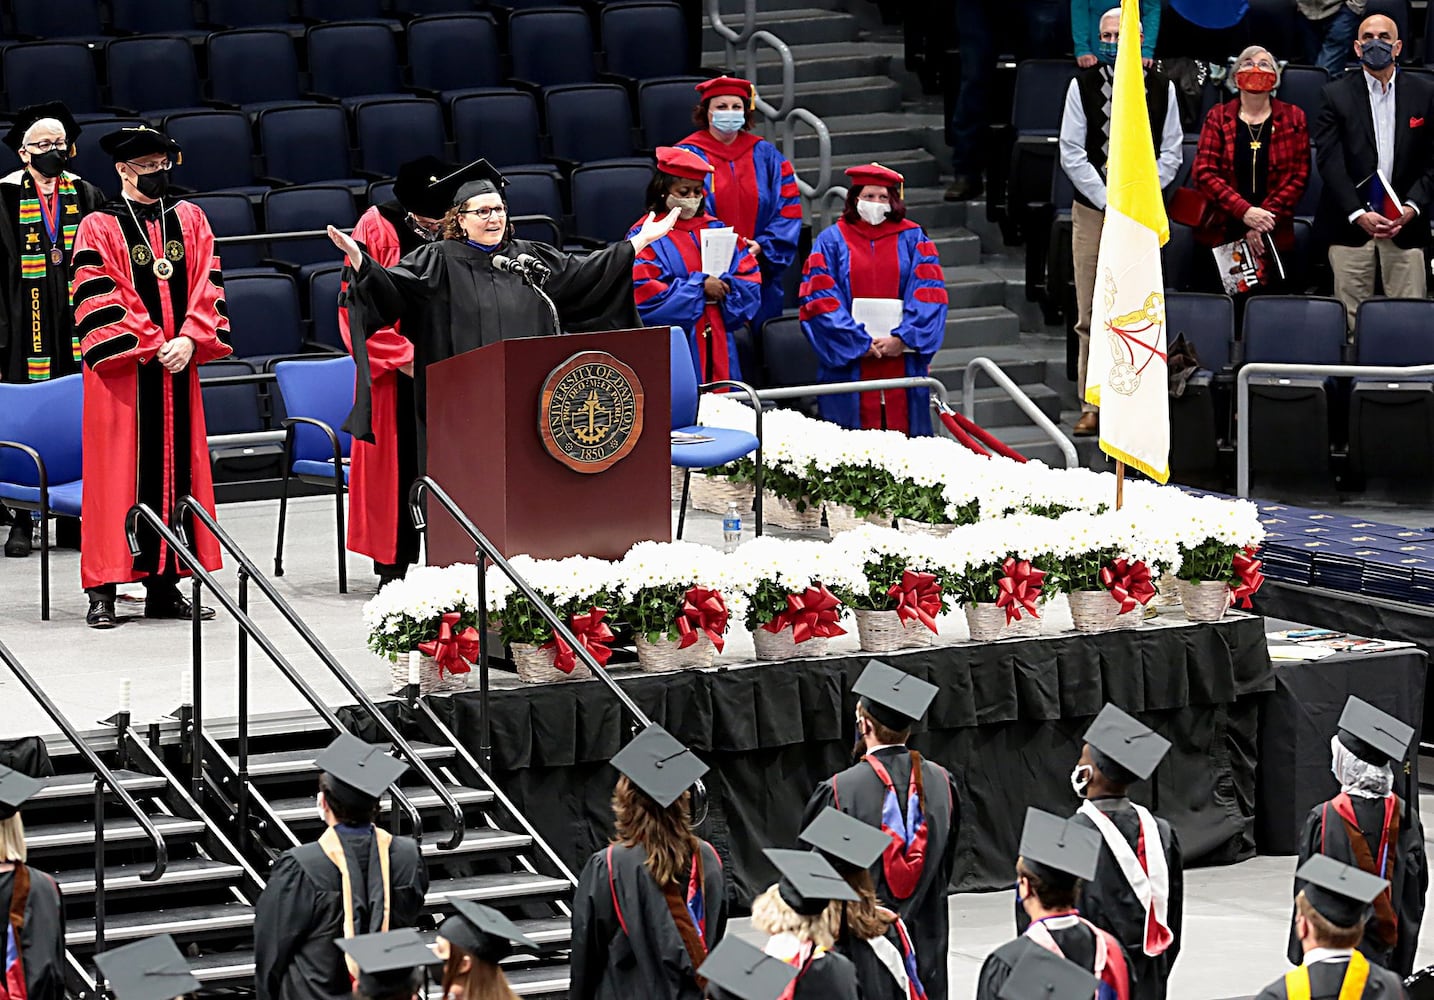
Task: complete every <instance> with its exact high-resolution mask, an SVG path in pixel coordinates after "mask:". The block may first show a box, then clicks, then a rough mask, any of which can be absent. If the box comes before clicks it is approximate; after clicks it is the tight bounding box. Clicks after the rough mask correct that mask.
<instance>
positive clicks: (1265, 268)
mask: <svg viewBox="0 0 1434 1000" xmlns="http://www.w3.org/2000/svg"><path fill="white" fill-rule="evenodd" d="M1260 240H1261V242H1262V243H1263V244H1264V245H1263V248H1262V249H1263V252H1262V253H1259V254H1256V253H1254V252H1253V251H1252V250H1251V249H1250V243H1249V240H1247V239H1238V240H1233V241H1231V242H1229V243H1222V244H1221V245H1220V246H1217V247H1213V248H1212V249H1211V250H1210V252H1211V253H1212V254H1214V255H1215V266H1216V267H1217V268H1218V269H1219V271H1220V281H1221V283H1222V284H1223V285H1224V286H1225V293H1226V294H1227V295H1240V294H1242V293H1244V292H1250V291H1253V290H1254V289H1256V288H1264V287H1267V286H1269V285H1271V284H1273V283H1274V282H1276V281H1282V280H1284V277H1285V265H1284V262H1283V261H1281V260H1280V254H1279V251H1277V250H1276V249H1275V241H1274V240H1272V239H1270V235H1269V233H1262V234H1261V235H1260Z"/></svg>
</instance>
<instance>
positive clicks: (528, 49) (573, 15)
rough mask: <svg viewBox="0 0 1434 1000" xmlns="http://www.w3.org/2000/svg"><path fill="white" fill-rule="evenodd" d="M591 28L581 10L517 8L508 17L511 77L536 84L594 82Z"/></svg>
mask: <svg viewBox="0 0 1434 1000" xmlns="http://www.w3.org/2000/svg"><path fill="white" fill-rule="evenodd" d="M594 48H595V46H594V43H593V32H592V25H591V24H590V23H589V22H588V16H587V14H585V13H583V12H582V11H581V10H571V9H564V8H560V7H542V8H537V9H534V10H519V11H516V12H514V14H513V16H512V17H510V18H509V19H508V53H509V55H510V56H511V58H512V61H513V78H514V80H516V81H520V82H522V83H524V84H529V85H532V86H535V87H557V86H561V85H562V84H565V83H593V82H594V81H596V80H597V68H596V67H595V66H594V65H593V51H594Z"/></svg>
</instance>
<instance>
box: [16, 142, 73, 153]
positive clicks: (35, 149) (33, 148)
mask: <svg viewBox="0 0 1434 1000" xmlns="http://www.w3.org/2000/svg"><path fill="white" fill-rule="evenodd" d="M69 145H70V144H69V143H68V142H66V141H65V140H64V139H54V140H51V141H49V142H27V143H25V149H26V151H27V152H31V153H48V152H49V151H50V150H52V149H67V148H69Z"/></svg>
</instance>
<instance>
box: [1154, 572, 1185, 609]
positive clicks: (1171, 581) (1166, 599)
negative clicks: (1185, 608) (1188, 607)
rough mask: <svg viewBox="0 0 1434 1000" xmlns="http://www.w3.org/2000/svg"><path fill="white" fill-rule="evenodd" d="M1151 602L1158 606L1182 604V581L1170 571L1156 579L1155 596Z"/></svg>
mask: <svg viewBox="0 0 1434 1000" xmlns="http://www.w3.org/2000/svg"><path fill="white" fill-rule="evenodd" d="M1150 603H1151V604H1152V605H1154V606H1155V607H1157V608H1174V607H1179V605H1180V581H1179V580H1177V579H1175V577H1174V576H1173V575H1171V574H1170V573H1163V574H1161V576H1160V579H1158V580H1156V581H1155V596H1154V597H1153V598H1151V601H1150Z"/></svg>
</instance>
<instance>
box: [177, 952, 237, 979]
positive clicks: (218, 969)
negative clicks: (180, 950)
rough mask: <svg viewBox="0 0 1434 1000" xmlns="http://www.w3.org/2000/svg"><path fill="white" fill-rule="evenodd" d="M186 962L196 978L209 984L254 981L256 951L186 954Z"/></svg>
mask: <svg viewBox="0 0 1434 1000" xmlns="http://www.w3.org/2000/svg"><path fill="white" fill-rule="evenodd" d="M184 961H185V963H186V964H188V966H189V971H191V972H193V973H194V978H195V979H197V980H199V981H200V982H201V983H204V984H205V985H207V986H213V985H215V984H216V983H228V982H235V981H239V982H243V981H244V980H248V981H249V983H250V984H252V983H253V981H254V953H253V952H252V951H219V952H214V953H212V954H208V955H198V956H195V957H192V958H191V957H189V956H185V959H184Z"/></svg>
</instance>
